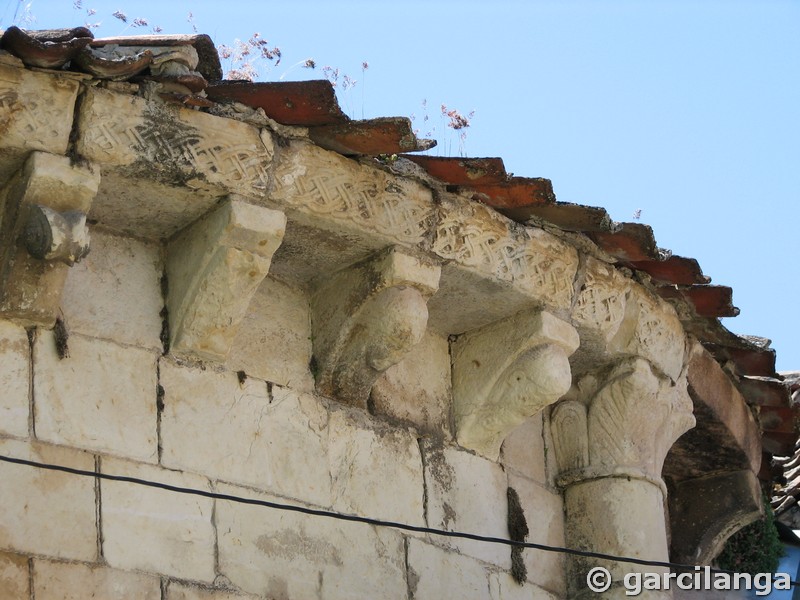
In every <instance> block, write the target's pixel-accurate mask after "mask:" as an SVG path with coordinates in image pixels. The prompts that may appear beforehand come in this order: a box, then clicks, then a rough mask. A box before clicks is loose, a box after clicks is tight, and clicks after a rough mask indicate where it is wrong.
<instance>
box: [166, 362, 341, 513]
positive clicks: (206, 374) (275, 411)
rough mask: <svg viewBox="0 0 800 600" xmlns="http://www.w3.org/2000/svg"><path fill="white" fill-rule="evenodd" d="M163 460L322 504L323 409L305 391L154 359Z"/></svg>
mask: <svg viewBox="0 0 800 600" xmlns="http://www.w3.org/2000/svg"><path fill="white" fill-rule="evenodd" d="M160 371H161V385H162V386H163V388H164V392H165V394H164V412H163V413H162V415H161V439H162V457H161V462H162V464H163V465H164V466H167V467H171V468H175V469H185V470H189V471H195V472H198V473H204V474H206V475H208V476H209V477H213V478H217V479H222V480H224V481H231V482H234V483H240V484H244V485H250V486H254V487H256V488H260V489H265V490H270V491H274V492H275V493H279V494H281V495H284V496H290V497H295V498H300V499H302V500H303V501H305V502H309V503H312V504H317V505H321V506H329V505H330V502H331V492H330V474H329V471H328V413H327V410H326V409H325V407H324V406H322V405H321V404H320V403H319V402H318V401H317V400H316V399H315V398H314V397H313V396H310V395H307V394H302V393H298V392H295V391H292V390H289V389H287V388H281V387H278V386H273V390H272V395H271V396H270V395H269V394H268V392H267V385H266V383H264V382H263V381H260V380H258V379H253V378H247V379H246V380H245V381H244V383H242V384H240V383H239V381H238V379H237V376H236V374H235V373H230V372H227V373H214V372H212V371H203V370H200V369H197V368H190V367H183V366H178V365H176V364H174V363H172V362H171V361H169V360H166V359H162V361H161V369H160Z"/></svg>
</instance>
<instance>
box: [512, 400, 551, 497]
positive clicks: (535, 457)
mask: <svg viewBox="0 0 800 600" xmlns="http://www.w3.org/2000/svg"><path fill="white" fill-rule="evenodd" d="M543 420H544V412H539V413H537V414H535V415H534V416H532V417H529V418H528V419H525V421H523V423H522V425H520V426H518V427H517V428H516V429H514V430H513V431H512V432H511V433H510V434H508V436H507V437H506V439H505V441H504V442H503V447H502V449H501V452H500V462H501V463H502V465H503V467H504V468H505V470H506V471H507V472H509V473H516V474H517V475H522V476H523V477H527V478H528V479H531V480H533V481H536V482H537V483H540V484H542V485H547V484H548V482H549V478H548V471H550V470H552V468H551V467H550V464H549V463H550V462H552V460H553V456H552V454H553V453H552V452H549V451H548V450H547V448H546V446H545V440H544V431H543V426H544V423H543Z"/></svg>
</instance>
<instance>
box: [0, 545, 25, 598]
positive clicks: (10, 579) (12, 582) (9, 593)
mask: <svg viewBox="0 0 800 600" xmlns="http://www.w3.org/2000/svg"><path fill="white" fill-rule="evenodd" d="M0 590H2V592H3V598H4V599H5V600H30V597H31V592H30V583H29V573H28V558H27V557H26V556H20V555H18V554H6V553H4V552H0Z"/></svg>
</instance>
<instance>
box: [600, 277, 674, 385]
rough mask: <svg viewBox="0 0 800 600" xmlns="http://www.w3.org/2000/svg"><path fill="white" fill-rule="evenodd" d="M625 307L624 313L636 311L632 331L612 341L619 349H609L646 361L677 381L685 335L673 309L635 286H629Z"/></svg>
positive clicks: (615, 347)
mask: <svg viewBox="0 0 800 600" xmlns="http://www.w3.org/2000/svg"><path fill="white" fill-rule="evenodd" d="M627 306H628V308H627V310H626V312H627V311H630V310H635V311H636V312H635V314H636V317H635V318H636V321H635V322H636V328H635V330H634V331H633V334H632V335H631V337H630V338H628V339H623V338H618V339H616V340H615V342H616V343H618V344H619V346H612V350H617V351H619V352H621V353H625V354H633V355H637V356H641V357H643V358H646V359H647V360H649V361H650V362H651V363H652V364H654V365H655V366H657V367H658V368H659V369H660V370H661V371H663V372H664V373H665V374H666V375H667V376H669V377H670V378H672V380H673V381H677V380H678V378H679V377H680V374H681V371H682V370H683V361H684V353H685V350H686V335H685V334H684V331H683V326H682V325H681V322H680V321H679V320H678V316H677V314H676V313H675V309H674V308H672V306H670V305H669V304H668V303H667V302H665V301H664V300H661V298H657V297H655V296H653V295H652V294H651V293H650V292H648V291H647V290H645V289H644V288H643V287H641V286H638V285H633V286H632V287H631V297H630V298H629V300H628V305H627ZM634 307H635V308H634ZM626 318H627V317H626Z"/></svg>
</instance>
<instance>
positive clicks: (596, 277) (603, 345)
mask: <svg viewBox="0 0 800 600" xmlns="http://www.w3.org/2000/svg"><path fill="white" fill-rule="evenodd" d="M630 287H631V281H630V280H629V279H627V278H626V277H625V276H623V275H622V273H620V272H619V271H618V270H617V269H616V268H615V267H614V265H610V264H607V263H604V262H602V261H599V260H597V259H595V258H592V257H587V259H586V266H585V267H584V270H583V283H582V285H581V288H580V292H579V293H578V297H577V299H576V301H575V305H574V307H573V309H572V315H571V316H572V322H573V323H574V324H575V327H576V328H577V329H578V332H579V333H580V336H581V345H580V348H579V349H578V350H577V352H575V355H574V356H573V357H572V361H571V362H572V363H573V369H574V370H575V371H576V372H577V373H579V374H580V373H583V372H584V371H586V370H588V369H590V368H592V367H593V366H595V365H596V364H598V363H601V364H602V363H603V362H604V361H606V360H608V358H607V356H606V355H607V354H608V353H609V351H610V348H611V347H612V346H613V345H614V339H615V337H617V336H618V335H619V336H621V337H624V336H626V335H630V332H628V330H627V329H626V330H624V331H620V328H621V327H622V324H623V322H624V321H625V316H626V313H625V309H626V307H627V300H628V297H629V296H630ZM628 329H629V327H628Z"/></svg>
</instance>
